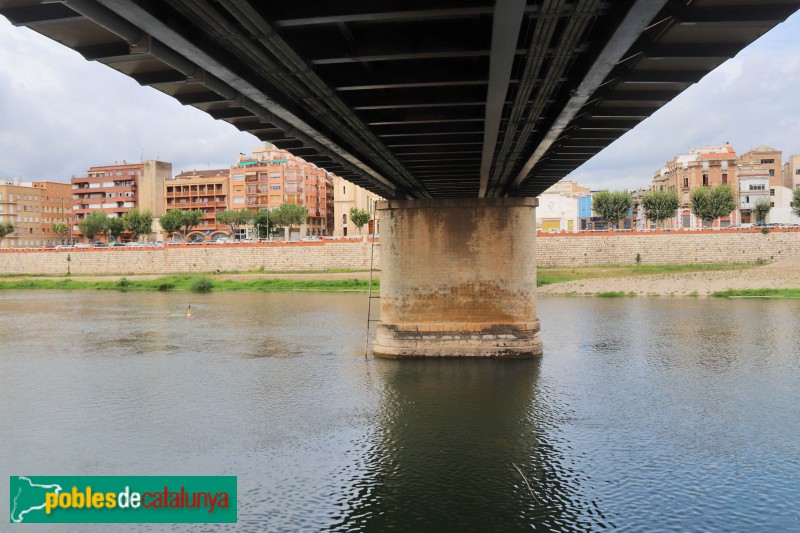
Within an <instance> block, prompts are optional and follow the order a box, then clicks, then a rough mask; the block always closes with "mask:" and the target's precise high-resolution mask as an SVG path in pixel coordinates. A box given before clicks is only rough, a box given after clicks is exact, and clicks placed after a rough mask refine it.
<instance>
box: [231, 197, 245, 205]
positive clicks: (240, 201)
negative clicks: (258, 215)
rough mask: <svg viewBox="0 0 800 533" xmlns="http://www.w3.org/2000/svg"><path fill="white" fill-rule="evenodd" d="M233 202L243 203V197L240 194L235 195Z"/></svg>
mask: <svg viewBox="0 0 800 533" xmlns="http://www.w3.org/2000/svg"><path fill="white" fill-rule="evenodd" d="M233 203H235V204H243V203H244V198H242V197H241V196H237V197H236V198H234V199H233Z"/></svg>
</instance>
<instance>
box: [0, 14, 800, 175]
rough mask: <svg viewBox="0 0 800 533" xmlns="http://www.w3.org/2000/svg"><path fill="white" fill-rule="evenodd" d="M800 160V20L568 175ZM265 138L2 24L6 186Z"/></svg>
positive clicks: (0, 90) (216, 153)
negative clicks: (754, 159)
mask: <svg viewBox="0 0 800 533" xmlns="http://www.w3.org/2000/svg"><path fill="white" fill-rule="evenodd" d="M726 141H727V142H730V143H731V144H732V145H733V147H734V149H735V150H736V151H737V153H744V152H746V151H747V150H749V149H751V148H754V147H756V146H759V145H767V146H770V147H773V148H777V149H779V150H782V151H783V153H784V156H787V155H790V154H800V13H796V14H795V15H793V16H792V17H791V18H789V19H788V20H787V21H786V22H784V23H783V24H781V25H779V26H777V27H776V28H774V29H773V30H772V31H771V32H769V33H768V34H766V35H765V36H763V37H762V38H761V39H759V40H758V41H756V42H755V43H753V44H751V45H750V46H749V47H748V48H746V49H745V50H743V51H742V52H740V53H739V55H737V56H736V57H735V58H733V59H731V60H729V61H727V62H726V63H724V64H723V65H722V66H720V67H719V68H717V69H716V70H715V71H713V72H711V73H710V74H709V75H707V76H706V77H705V78H703V79H702V80H701V81H700V82H699V83H697V84H695V85H693V86H691V87H690V88H688V89H687V90H686V91H684V92H683V93H682V94H681V95H679V96H678V97H677V98H675V99H674V100H673V101H672V102H670V103H669V104H667V105H666V106H664V107H663V108H661V109H660V110H658V111H657V112H656V113H654V114H653V115H652V116H651V117H650V118H648V119H646V120H645V121H643V122H642V123H641V124H639V125H638V126H637V127H636V128H634V129H633V130H631V131H629V132H628V133H626V134H625V135H623V136H622V137H620V138H619V139H618V140H617V141H615V142H614V143H613V144H612V145H610V146H609V147H608V148H606V149H605V150H604V151H602V152H601V153H599V154H598V155H597V156H595V157H594V158H592V159H591V160H590V161H588V162H586V163H585V164H584V165H583V166H581V167H580V168H578V169H577V170H575V171H574V172H573V173H572V174H570V175H569V176H567V178H568V179H572V180H576V181H578V182H579V183H580V184H581V185H584V186H587V187H591V188H592V189H605V188H609V189H636V188H640V187H647V186H649V184H650V180H651V178H652V176H653V174H654V173H655V171H656V170H658V169H659V168H661V167H662V166H663V165H664V163H665V162H666V161H668V160H670V159H672V157H674V156H675V155H677V154H679V153H686V151H687V150H689V149H690V148H694V147H697V146H707V145H719V144H724V143H725V142H726ZM258 144H259V141H258V139H257V138H256V137H254V136H253V135H250V134H249V133H243V132H240V131H239V130H237V129H236V128H234V127H233V126H232V125H230V124H228V123H226V122H224V121H220V120H214V119H212V118H211V117H210V116H208V115H206V114H205V113H203V112H201V111H199V110H197V109H194V108H192V107H190V106H182V105H181V104H179V103H178V102H177V101H176V100H174V99H173V98H171V97H169V96H167V95H165V94H162V93H160V92H158V91H156V90H155V89H152V88H150V87H142V86H140V85H139V84H138V83H136V82H135V81H133V80H132V79H130V78H128V77H127V76H124V75H122V74H120V73H118V72H116V71H114V70H112V69H111V68H109V67H106V66H105V65H103V64H100V63H95V62H90V61H86V60H84V59H83V57H81V56H80V55H79V54H78V53H77V52H75V51H73V50H71V49H69V48H67V47H65V46H62V45H60V44H58V43H56V42H54V41H51V40H50V39H47V38H46V37H43V36H41V35H39V34H37V33H35V32H33V31H31V30H29V29H27V28H15V27H13V26H12V25H11V24H10V23H9V22H8V21H7V20H6V19H5V18H3V17H2V16H0V179H11V178H15V177H19V178H20V179H21V180H22V181H38V180H51V181H65V182H66V181H69V179H70V178H71V177H72V176H73V175H74V176H78V175H83V174H85V172H86V170H87V169H88V168H89V167H90V166H92V165H104V164H110V163H113V162H115V161H116V162H119V163H122V162H123V161H127V162H138V161H141V160H142V159H145V160H146V159H158V160H161V161H168V162H171V163H172V169H173V172H174V173H176V174H177V173H178V172H182V171H185V170H195V169H196V170H201V169H208V168H226V167H228V166H230V165H231V164H232V163H233V162H234V161H235V159H236V156H237V155H238V154H239V153H240V152H244V153H249V152H250V151H251V150H252V149H253V148H254V147H256V146H257V145H258Z"/></svg>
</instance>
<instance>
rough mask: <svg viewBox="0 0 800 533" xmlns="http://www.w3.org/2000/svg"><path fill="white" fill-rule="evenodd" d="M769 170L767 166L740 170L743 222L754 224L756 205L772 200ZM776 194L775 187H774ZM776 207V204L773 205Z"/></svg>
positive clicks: (773, 191)
mask: <svg viewBox="0 0 800 533" xmlns="http://www.w3.org/2000/svg"><path fill="white" fill-rule="evenodd" d="M771 178H772V177H771V176H770V174H769V170H768V169H766V168H742V169H741V170H739V213H740V217H741V218H740V222H741V224H754V223H756V222H758V221H757V220H756V213H755V207H756V204H758V203H759V202H770V201H771V200H770V188H771V187H770V180H771ZM772 193H773V195H774V193H775V189H774V188H772ZM773 207H774V205H773Z"/></svg>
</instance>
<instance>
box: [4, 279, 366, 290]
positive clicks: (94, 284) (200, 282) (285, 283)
mask: <svg viewBox="0 0 800 533" xmlns="http://www.w3.org/2000/svg"><path fill="white" fill-rule="evenodd" d="M379 287H380V285H379V283H378V280H374V281H373V285H372V289H373V290H378V289H379ZM0 289H7V290H8V289H57V290H116V291H193V292H210V291H262V292H273V291H320V292H352V291H367V290H368V289H369V280H361V279H337V280H298V279H264V278H262V279H251V280H246V281H235V280H228V279H219V278H214V277H209V276H164V277H161V278H155V279H127V278H124V277H123V278H119V279H116V280H102V281H89V280H81V279H79V278H78V279H75V278H62V279H23V280H8V281H3V280H0Z"/></svg>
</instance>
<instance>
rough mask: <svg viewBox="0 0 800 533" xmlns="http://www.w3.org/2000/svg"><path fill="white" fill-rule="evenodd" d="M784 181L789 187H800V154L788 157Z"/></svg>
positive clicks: (785, 164) (785, 185)
mask: <svg viewBox="0 0 800 533" xmlns="http://www.w3.org/2000/svg"><path fill="white" fill-rule="evenodd" d="M783 183H784V187H788V188H789V189H794V188H796V187H800V154H799V155H790V156H789V157H787V158H786V162H785V163H784V164H783Z"/></svg>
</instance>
